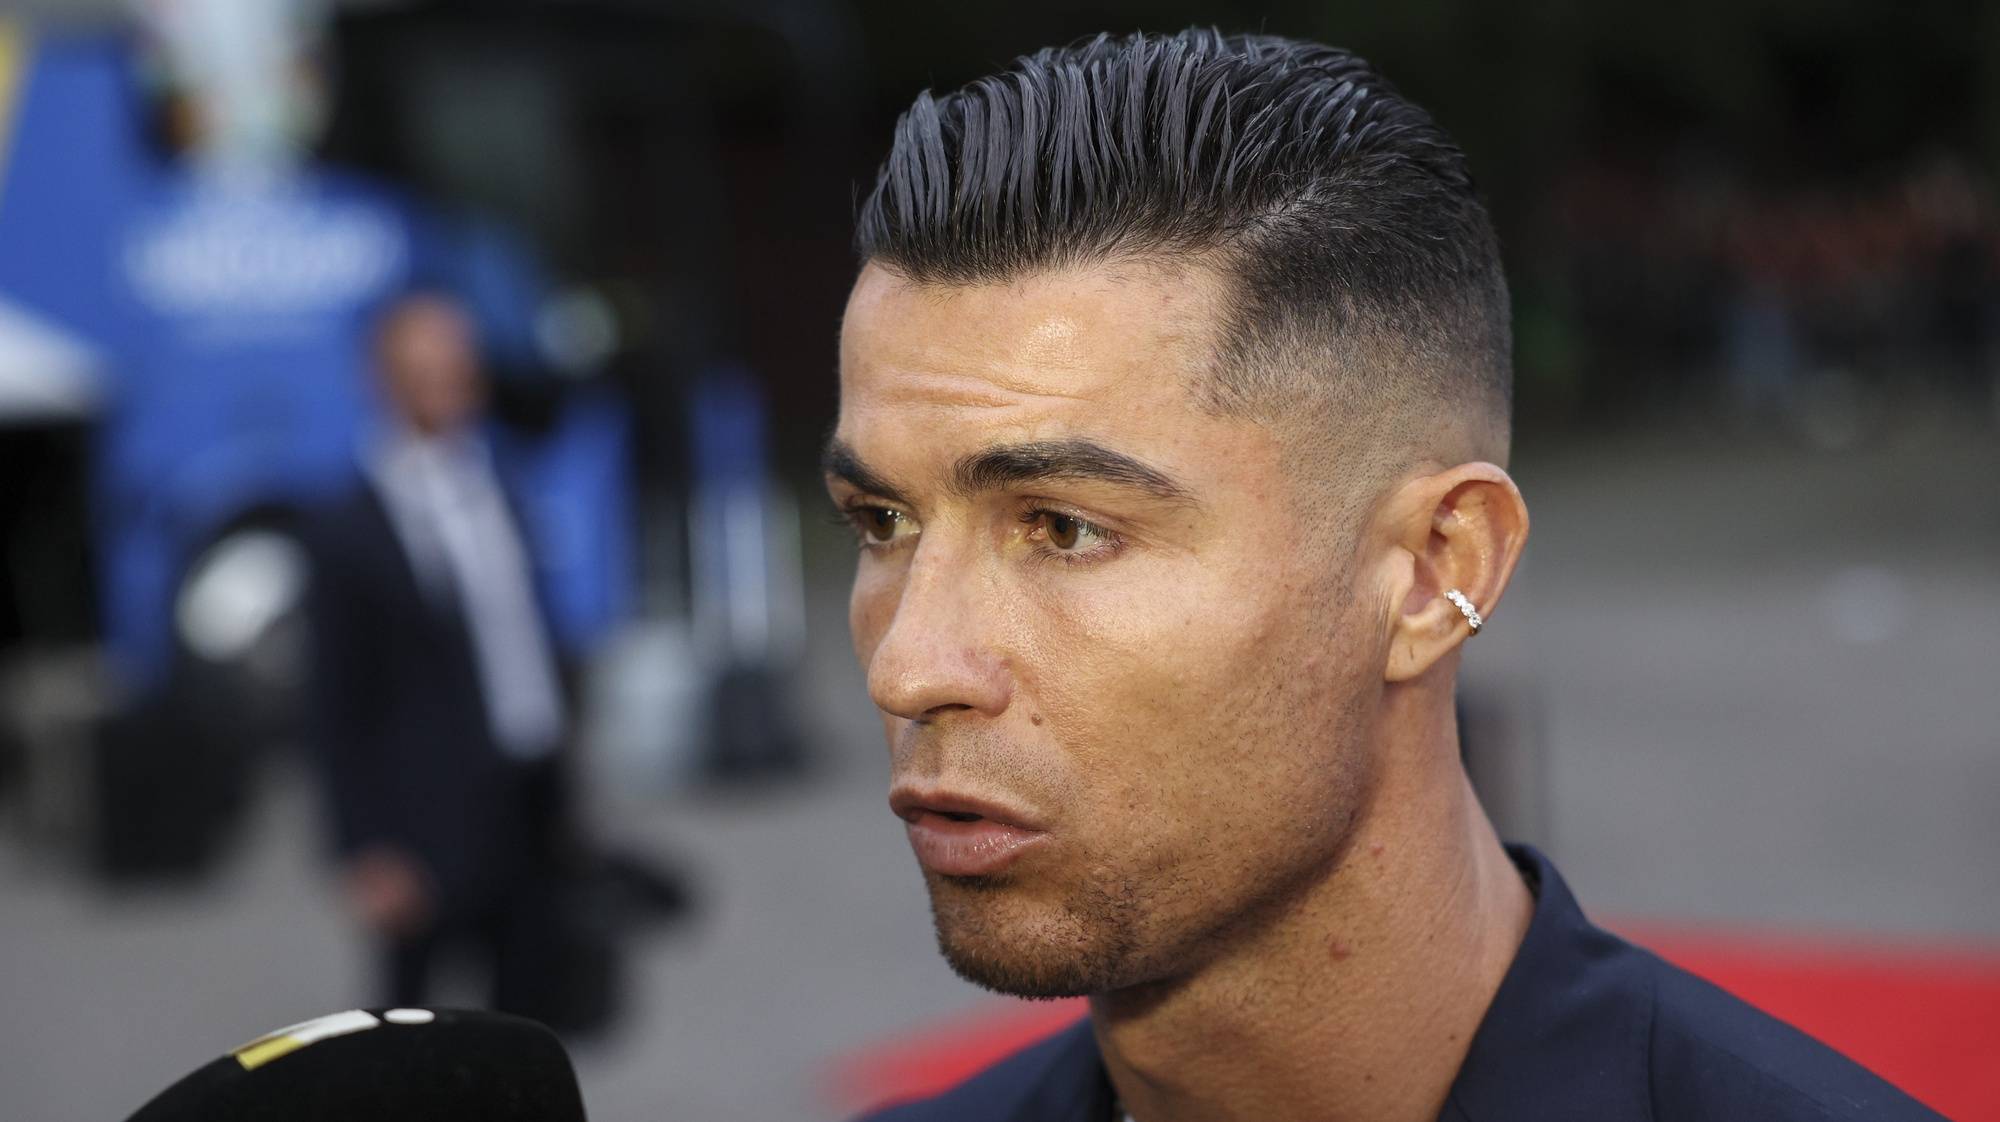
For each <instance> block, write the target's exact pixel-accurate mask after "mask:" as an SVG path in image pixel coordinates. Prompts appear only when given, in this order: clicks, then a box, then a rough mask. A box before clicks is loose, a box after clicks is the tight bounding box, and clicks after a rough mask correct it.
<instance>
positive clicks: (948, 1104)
mask: <svg viewBox="0 0 2000 1122" xmlns="http://www.w3.org/2000/svg"><path fill="white" fill-rule="evenodd" d="M1101 1071H1102V1069H1101V1067H1100V1065H1099V1063H1098V1058H1097V1042H1096V1040H1095V1038H1094V1037H1093V1036H1092V1035H1091V1030H1090V1021H1089V1020H1088V1019H1087V1018H1086V1019H1085V1020H1083V1021H1081V1022H1079V1023H1077V1024H1076V1025H1073V1026H1071V1027H1070V1028H1067V1029H1064V1030H1063V1031H1061V1032H1058V1033H1056V1034H1055V1035H1054V1036H1051V1037H1049V1038H1048V1039H1047V1040H1044V1041H1041V1042H1040V1043H1038V1044H1031V1045H1029V1046H1028V1047H1026V1048H1024V1049H1022V1050H1021V1051H1019V1052H1016V1053H1014V1054H1013V1055H1011V1056H1009V1057H1007V1058H1006V1059H1004V1060H1001V1061H1000V1062H999V1063H996V1064H994V1065H993V1066H992V1067H989V1068H987V1069H985V1070H984V1071H981V1072H980V1073H979V1074H977V1075H974V1076H973V1077H972V1078H970V1079H967V1080H966V1081H965V1082H963V1083H960V1084H958V1085H957V1086H955V1087H953V1088H951V1089H950V1090H948V1091H946V1092H944V1093H943V1094H940V1095H937V1096H935V1097H932V1098H928V1099H920V1100H918V1101H916V1102H909V1103H902V1104H899V1105H897V1106H892V1107H888V1108H886V1109H883V1110H880V1111H877V1112H874V1113H870V1114H867V1115H863V1116H862V1117H861V1118H858V1119H856V1120H855V1122H933V1120H936V1122H945V1120H950V1122H988V1120H991V1122H1000V1120H1002V1119H1035V1120H1036V1122H1043V1120H1047V1122H1057V1120H1060V1119H1067V1118H1075V1119H1088V1120H1089V1122H1098V1119H1097V1118H1095V1117H1092V1111H1091V1107H1090V1104H1091V1103H1092V1102H1093V1101H1094V1099H1095V1098H1096V1097H1097V1094H1098V1091H1097V1085H1098V1084H1099V1083H1100V1082H1102V1074H1101ZM1105 1110H1106V1111H1107V1112H1108V1110H1109V1103H1108V1102H1107V1103H1106V1104H1105Z"/></svg>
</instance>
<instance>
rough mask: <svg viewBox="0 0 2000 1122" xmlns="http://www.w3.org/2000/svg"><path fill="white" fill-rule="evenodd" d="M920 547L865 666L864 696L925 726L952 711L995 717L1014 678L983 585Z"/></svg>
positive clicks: (949, 561) (945, 555) (950, 561)
mask: <svg viewBox="0 0 2000 1122" xmlns="http://www.w3.org/2000/svg"><path fill="white" fill-rule="evenodd" d="M931 545H932V543H930V542H926V543H925V544H924V545H922V546H919V547H918V549H917V555H916V556H915V557H913V558H912V559H911V561H910V567H909V569H908V570H907V571H906V573H905V575H904V579H903V581H902V582H901V585H900V587H899V588H897V589H895V590H893V591H891V590H884V592H885V593H886V594H887V595H890V596H893V597H895V600H894V603H893V605H891V606H889V610H890V611H892V612H893V615H892V616H891V618H890V620H889V625H888V627H887V629H886V630H884V631H883V633H882V637H881V640H880V642H878V643H877V644H876V646H875V650H874V652H873V653H872V654H871V655H870V656H869V659H868V695H869V696H870V697H871V698H873V699H874V701H875V704H876V705H877V706H879V707H880V708H881V709H882V711H883V712H885V713H890V714H893V715H895V716H898V717H902V718H904V719H906V720H911V721H929V720H933V719H935V718H937V717H940V716H943V715H945V714H948V713H953V712H971V713H977V714H981V715H984V716H989V717H993V716H998V715H999V714H1001V713H1002V712H1004V711H1006V708H1007V702H1008V700H1009V699H1010V698H1011V697H1012V696H1013V678H1012V675H1011V673H1010V671H1009V670H1008V668H1007V659H1006V657H1005V656H1004V654H1003V653H1002V652H1001V650H1000V649H999V647H998V643H997V642H996V639H997V635H996V629H995V627H994V624H995V623H996V622H997V619H996V613H995V612H993V611H992V610H991V606H990V603H989V600H990V594H989V592H988V590H987V588H986V582H985V581H982V580H980V579H979V578H978V577H977V576H976V575H974V574H972V573H970V572H968V571H967V570H966V567H965V566H963V565H960V564H957V563H955V562H954V560H953V558H952V556H951V555H950V554H949V553H947V552H945V551H943V550H936V551H933V550H932V549H931Z"/></svg>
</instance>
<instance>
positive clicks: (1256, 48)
mask: <svg viewBox="0 0 2000 1122" xmlns="http://www.w3.org/2000/svg"><path fill="white" fill-rule="evenodd" d="M856 248H857V250H858V251H859V253H860V254H861V256H862V258H863V259H864V260H866V261H874V262H877V263H879V264H881V265H883V266H885V267H887V268H889V269H890V270H892V271H894V272H896V273H898V274H901V275H903V276H905V277H908V278H910V279H911V280H914V281H917V282H920V283H942V284H975V283H981V282H988V281H1001V280H1007V279H1011V278H1015V277H1019V276H1022V275H1025V274H1029V273H1033V272H1037V271H1043V270H1049V269H1058V268H1063V267H1067V266H1074V265H1085V264H1091V263H1096V262H1102V261H1111V260H1115V259H1118V258H1121V257H1128V256H1129V257H1133V258H1141V259H1144V258H1154V259H1161V260H1167V261H1171V260H1173V259H1175V258H1189V257H1192V258H1202V259H1208V260H1212V261H1215V262H1217V263H1218V264H1219V265H1220V267H1221V270H1222V272H1223V273H1224V275H1225V276H1227V278H1228V279H1229V280H1230V281H1231V282H1233V283H1232V284H1231V285H1230V292H1229V295H1228V298H1227V299H1228V305H1227V308H1226V310H1225V312H1224V318H1225V320H1226V321H1227V322H1225V323H1224V324H1223V325H1222V327H1223V331H1222V333H1221V334H1220V335H1219V337H1218V351H1219V354H1218V358H1219V359H1220V360H1221V362H1220V366H1219V373H1220V374H1221V377H1220V378H1218V379H1217V380H1216V381H1215V382H1214V383H1213V385H1212V387H1211V388H1212V391H1213V400H1214V403H1215V404H1216V405H1218V406H1220V407H1223V408H1231V407H1236V406H1241V407H1255V404H1256V399H1257V398H1259V397H1261V396H1262V395H1261V394H1260V393H1259V391H1260V390H1262V389H1266V388H1278V389H1285V388H1293V389H1295V388H1296V385H1295V383H1296V382H1297V381H1298V380H1299V378H1298V375H1300V374H1301V373H1302V372H1303V373H1304V374H1305V376H1306V377H1309V378H1310V377H1317V378H1318V379H1320V380H1332V381H1337V382H1340V383H1345V384H1344V385H1341V386H1338V387H1336V388H1337V389H1339V390H1340V391H1341V393H1342V396H1343V398H1344V399H1345V400H1348V401H1350V402H1352V403H1354V404H1356V405H1360V404H1362V403H1363V402H1372V403H1375V404H1378V405H1380V404H1386V403H1393V402H1406V403H1409V404H1413V405H1414V404H1426V405H1428V404H1434V403H1437V402H1440V401H1442V402H1446V403H1450V404H1453V405H1457V406H1459V407H1471V408H1474V409H1477V410H1480V411H1482V412H1483V413H1484V415H1485V416H1486V417H1487V418H1488V419H1490V420H1498V422H1499V426H1500V430H1501V431H1502V432H1503V433H1504V430H1505V427H1506V414H1507V410H1508V401H1509V398H1510V396H1511V390H1510V387H1511V373H1510V370H1511V363H1510V351H1511V341H1510V336H1509V325H1508V319H1509V313H1508V305H1507V287H1506V282H1505V280H1504V278H1503V275H1502V272H1501V267H1500V260H1499V251H1498V247H1497V245H1496V243H1495V239H1494V235H1493V229H1492V226H1491V224H1490V223H1489V221H1488V219H1487V216H1486V210H1485V207H1484V206H1483V205H1482V204H1481V202H1480V200H1479V197H1478V193H1477V191H1476V190H1475V188H1474V185H1473V181H1472V177H1471V174H1470V172H1469V171H1468V169H1467V166H1466V161H1465V156H1464V153H1462V152H1461V151H1460V150H1459V148H1458V146H1457V145H1456V144H1455V143H1454V142H1453V141H1452V139H1451V138H1450V137H1449V136H1447V135H1446V134H1445V133H1444V131H1443V130H1442V129H1440V128H1439V127H1438V126H1437V124H1436V123H1435V122H1434V121H1432V120H1431V118H1430V115H1429V114H1427V113H1425V112H1424V111H1423V110H1422V109H1420V108H1418V107H1417V106H1416V105H1413V104H1411V103H1410V102H1409V101H1406V100H1405V99H1404V98H1403V97H1402V96H1401V95H1400V94H1399V93H1397V91H1396V89H1395V87H1393V86H1391V85H1390V84H1389V83H1388V82H1387V81H1385V80H1384V79H1383V78H1382V77H1381V75H1379V74H1377V73H1376V72H1375V70H1374V69H1373V68H1372V67H1370V66H1369V64H1368V63H1367V62H1366V61H1364V60H1362V59H1361V58H1358V57H1356V56H1355V55H1353V54H1350V53H1348V52H1346V51H1342V50H1337V49H1334V48H1331V47H1325V46H1321V45H1319V44H1316V43H1307V42H1300V41H1297V40H1291V39H1284V38H1279V37H1276V36H1268V35H1230V36H1225V35H1222V34H1220V33H1219V32H1215V31H1208V30H1198V29H1195V30H1188V31H1183V32H1180V33H1179V34H1175V35H1147V34H1134V35H1129V36H1124V37H1116V38H1114V37H1111V36H1098V37H1097V38H1095V39H1091V40H1088V41H1086V42H1082V43H1078V44H1074V45H1072V46H1068V47H1055V48H1049V49H1046V50H1042V51H1039V52H1037V53H1035V54H1033V55H1029V56H1026V57H1024V58H1021V59H1019V60H1017V61H1016V63H1015V64H1014V66H1013V68H1012V69H1010V70H1008V71H1007V72H1005V73H1002V74H997V75H993V76H991V77H986V78H981V79H979V80H978V81H975V82H973V83H972V84H970V85H968V86H966V87H965V88H964V89H961V90H959V91H957V92H955V93H951V94H948V95H946V96H944V97H941V98H933V97H932V96H931V95H930V94H929V92H925V93H923V94H920V95H919V96H918V97H917V100H916V103H915V104H913V105H912V106H911V107H910V108H909V110H908V111H906V112H905V113H904V114H903V116H902V118H901V120H900V121H898V123H897V125H896V134H895V144H894V147H893V149H892V150H891V152H890V153H889V156H888V159H887V160H886V161H885V162H884V163H883V165H882V169H881V173H880V176H879V177H878V179H877V181H876V184H875V188H874V190H873V192H872V193H870V195H869V196H868V198H867V201H866V202H865V203H864V204H863V205H862V207H861V212H860V214H859V216H858V222H857V231H856ZM1385 346H1386V347H1387V350H1386V351H1385V350H1384V347H1385ZM1301 348H1303V350H1301ZM1288 372H1289V373H1288ZM1357 379H1358V381H1357ZM1357 395H1358V396H1357ZM1496 411H1497V416H1496ZM1504 439H1505V438H1504V436H1502V437H1501V440H1502V441H1503V442H1504Z"/></svg>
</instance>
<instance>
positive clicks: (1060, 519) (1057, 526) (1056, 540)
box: [1043, 513, 1083, 552]
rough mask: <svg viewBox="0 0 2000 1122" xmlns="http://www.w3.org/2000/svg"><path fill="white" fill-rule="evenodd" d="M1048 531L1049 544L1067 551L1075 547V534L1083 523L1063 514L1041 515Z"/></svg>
mask: <svg viewBox="0 0 2000 1122" xmlns="http://www.w3.org/2000/svg"><path fill="white" fill-rule="evenodd" d="M1043 518H1044V519H1045V522H1044V523H1043V524H1044V525H1045V526H1047V527H1048V531H1049V544H1050V545H1052V546H1055V547H1056V548H1057V549H1060V550H1063V551H1064V552H1068V551H1069V550H1072V549H1075V548H1076V539H1077V536H1078V535H1079V534H1080V533H1081V532H1082V530H1083V523H1081V522H1079V521H1077V520H1076V519H1074V518H1071V517H1069V516H1068V515H1064V514H1053V513H1051V514H1045V515H1043Z"/></svg>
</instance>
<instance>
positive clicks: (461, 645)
mask: <svg viewBox="0 0 2000 1122" xmlns="http://www.w3.org/2000/svg"><path fill="white" fill-rule="evenodd" d="M374 358H375V367H376V374H377V379H378V388H379V390H380V397H381V400H382V403H383V405H384V406H385V410H384V412H385V414H386V416H387V418H388V422H387V424H386V425H385V426H383V429H382V431H380V432H379V433H378V434H376V436H375V437H374V438H373V439H372V441H371V442H369V443H368V444H366V445H365V447H364V448H363V449H362V451H361V460H362V462H361V467H362V473H361V474H362V483H361V485H360V486H359V487H358V488H357V489H356V490H355V491H354V492H353V493H352V494H351V495H350V496H349V497H348V498H347V499H346V500H345V501H343V502H341V503H339V504H338V505H336V506H334V507H333V508H331V509H329V510H327V511H326V512H325V513H324V515H323V517H322V518H321V519H320V520H319V521H318V522H317V524H316V525H314V526H313V527H312V528H311V532H310V534H309V536H310V538H311V539H312V541H313V543H314V555H315V586H314V595H313V601H312V602H313V611H312V623H313V630H314V635H315V648H316V651H317V655H318V657H317V660H316V666H315V678H316V686H317V698H318V706H317V710H318V711H317V714H316V717H317V728H316V730H315V733H316V739H317V742H318V749H319V753H318V754H319V759H320V761H321V763H322V764H323V773H324V776H325V780H326V792H327V796H328V802H329V804H330V808H331V818H332V823H333V828H334V835H335V845H336V849H337V852H338V854H339V858H340V861H341V862H342V881H343V886H344V889H345V892H346V895H347V899H348V903H349V904H350V906H351V908H352V910H353V912H354V914H355V915H356V917H357V918H358V919H359V920H360V922H361V923H362V924H363V925H365V926H366V927H367V928H368V929H369V930H370V931H372V932H374V933H375V934H377V935H378V936H380V937H381V938H382V940H383V942H384V957H385V966H386V978H385V990H386V993H385V994H384V995H383V998H384V1000H386V1001H389V1002H392V1003H395V1004H418V1003H421V1002H423V1001H424V1000H425V998H426V994H427V990H428V987H429V982H430V978H431V974H432V966H433V964H434V962H435V960H436V959H437V958H438V957H439V956H440V954H450V953H457V952H460V951H468V952H472V953H473V954H475V955H477V956H478V957H480V958H482V959H485V960H486V961H488V962H490V963H491V966H492V971H493V973H492V983H493V985H492V991H491V1000H492V1003H493V1005H494V1006H495V1007H497V1008H500V1009H505V1010H509V1011H513V1012H519V1013H524V1014H528V1015H537V1014H543V1013H544V1011H545V1010H546V1009H547V1008H548V1007H549V1003H550V1002H551V1001H552V1000H554V999H555V998H556V997H557V996H558V995H556V994H554V993H553V992H551V985H552V969H553V966H554V963H555V960H556V956H557V955H558V953H559V951H560V948H559V946H558V939H557V927H556V922H557V918H558V915H559V909H558V907H557V899H556V892H557V888H558V886H559V879H558V878H559V873H560V872H561V865H562V862H563V860H564V857H565V852H566V849H567V843H566V834H567V827H566V821H567V813H566V809H565V806H566V799H565V795H564V791H565V784H564V778H563V761H562V756H563V747H564V741H565V737H566V732H567V728H568V705H567V702H566V700H565V697H564V693H563V689H562V683H561V679H560V677H559V674H558V666H557V660H556V654H555V651H554V649H553V647H552V645H551V639H550V633H549V628H548V626H547V623H546V619H545V616H544V614H543V610H542V606H541V604H540V602H539V601H538V599H537V596H536V593H535V586H534V582H533V579H532V565H531V559H530V556H529V552H528V547H527V544H526V539H525V537H524V535H523V534H522V532H521V528H520V525H519V523H518V522H517V520H516V518H515V515H514V510H513V508H512V506H511V504H510V503H509V501H508V497H507V494H506V492H505V491H504V490H503V489H502V487H501V484H500V479H499V477H498V475H497V474H496V472H495V469H494V464H493V460H492V457H491V454H490V451H489V449H488V447H487V445H486V442H485V441H484V440H483V439H482V437H481V435H480V429H479V427H478V423H479V420H480V416H481V410H482V406H483V401H484V395H483V382H482V376H481V371H480V366H479V359H478V349H477V340H476V339H475V337H474V331H473V328H472V325H471V321H470V319H469V318H468V316H467V315H466V314H465V312H464V310H463V309H462V308H461V307H460V306H458V305H457V304H455V303H454V302H453V301H451V300H450V299H448V298H446V297H443V296H439V295H429V294H425V295H415V296H410V297H407V298H405V299H403V300H402V301H400V302H398V303H397V304H395V305H394V306H392V307H391V308H390V309H389V310H388V311H387V312H386V314H385V315H384V316H383V317H382V319H381V320H380V322H379V326H378V331H377V337H376V346H375V353H374Z"/></svg>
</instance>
